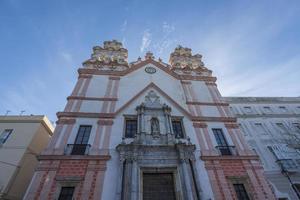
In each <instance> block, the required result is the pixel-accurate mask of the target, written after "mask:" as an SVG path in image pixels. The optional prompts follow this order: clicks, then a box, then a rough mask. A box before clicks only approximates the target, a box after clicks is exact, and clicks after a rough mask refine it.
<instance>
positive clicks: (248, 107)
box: [244, 106, 252, 113]
mask: <svg viewBox="0 0 300 200" xmlns="http://www.w3.org/2000/svg"><path fill="white" fill-rule="evenodd" d="M244 110H245V111H246V113H252V109H251V107H250V106H245V107H244Z"/></svg>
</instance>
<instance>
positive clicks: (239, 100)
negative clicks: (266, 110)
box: [223, 97, 300, 104]
mask: <svg viewBox="0 0 300 200" xmlns="http://www.w3.org/2000/svg"><path fill="white" fill-rule="evenodd" d="M223 98H224V99H225V100H226V101H227V102H229V103H230V104H282V103H283V104H290V103H295V104H300V97H223Z"/></svg>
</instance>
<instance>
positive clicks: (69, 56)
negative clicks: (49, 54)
mask: <svg viewBox="0 0 300 200" xmlns="http://www.w3.org/2000/svg"><path fill="white" fill-rule="evenodd" d="M60 56H61V57H62V58H63V59H64V60H65V61H66V62H69V63H70V62H72V61H73V57H72V54H70V53H68V52H60Z"/></svg>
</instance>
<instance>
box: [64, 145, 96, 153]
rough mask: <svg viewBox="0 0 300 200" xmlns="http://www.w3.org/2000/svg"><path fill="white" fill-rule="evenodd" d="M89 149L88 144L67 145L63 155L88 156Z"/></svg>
mask: <svg viewBox="0 0 300 200" xmlns="http://www.w3.org/2000/svg"><path fill="white" fill-rule="evenodd" d="M90 148H91V145H90V144H67V146H66V148H65V155H88V154H89V152H90Z"/></svg>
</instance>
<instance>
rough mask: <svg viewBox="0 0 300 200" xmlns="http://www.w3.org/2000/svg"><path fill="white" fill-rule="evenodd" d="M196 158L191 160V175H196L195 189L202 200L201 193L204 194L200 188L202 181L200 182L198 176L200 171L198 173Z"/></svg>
mask: <svg viewBox="0 0 300 200" xmlns="http://www.w3.org/2000/svg"><path fill="white" fill-rule="evenodd" d="M195 160H196V159H195V158H190V169H191V173H192V174H191V175H192V176H193V175H194V180H195V181H193V182H195V187H196V188H195V189H196V192H197V197H198V199H201V193H202V190H201V187H200V181H199V174H198V171H197V168H196V162H195Z"/></svg>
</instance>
